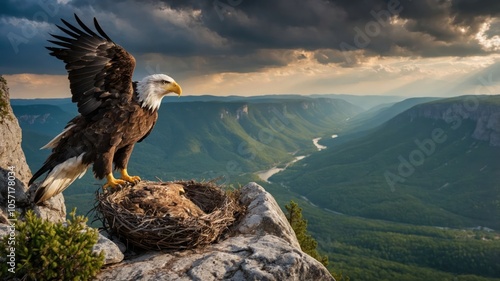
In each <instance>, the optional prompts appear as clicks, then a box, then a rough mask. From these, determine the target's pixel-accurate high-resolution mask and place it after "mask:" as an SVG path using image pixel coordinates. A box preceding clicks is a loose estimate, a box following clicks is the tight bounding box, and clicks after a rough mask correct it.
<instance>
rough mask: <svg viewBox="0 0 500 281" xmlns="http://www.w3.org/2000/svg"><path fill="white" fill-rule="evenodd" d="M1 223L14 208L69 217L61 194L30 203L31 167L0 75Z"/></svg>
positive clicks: (56, 217)
mask: <svg viewBox="0 0 500 281" xmlns="http://www.w3.org/2000/svg"><path fill="white" fill-rule="evenodd" d="M0 135H1V136H2V141H0V224H8V223H9V218H12V215H13V212H14V211H17V212H19V213H21V214H24V213H25V211H26V210H28V209H33V211H34V212H35V213H36V214H37V215H39V216H41V217H43V218H45V219H48V220H51V221H61V220H64V219H66V207H65V205H64V197H63V196H62V194H60V195H58V196H55V197H54V198H52V199H51V200H49V202H48V203H47V204H46V206H34V205H33V204H31V200H30V199H29V198H30V193H31V192H33V189H34V188H32V189H31V190H29V189H28V186H27V184H28V181H29V179H30V178H31V171H30V168H29V167H28V164H27V163H26V157H25V156H24V152H23V150H22V148H21V140H22V133H21V127H19V123H18V121H17V119H16V117H15V116H14V112H13V111H12V107H11V106H10V95H9V88H8V87H7V81H6V80H5V79H4V78H3V77H2V76H0Z"/></svg>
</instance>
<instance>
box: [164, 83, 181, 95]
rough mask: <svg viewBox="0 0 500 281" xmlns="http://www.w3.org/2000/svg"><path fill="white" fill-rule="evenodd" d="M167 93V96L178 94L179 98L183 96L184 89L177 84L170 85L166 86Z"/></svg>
mask: <svg viewBox="0 0 500 281" xmlns="http://www.w3.org/2000/svg"><path fill="white" fill-rule="evenodd" d="M165 92H166V93H167V94H170V93H176V94H177V95H178V96H180V95H182V88H181V86H179V84H177V82H172V83H168V84H166V85H165Z"/></svg>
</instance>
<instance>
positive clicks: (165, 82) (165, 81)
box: [161, 80, 170, 85]
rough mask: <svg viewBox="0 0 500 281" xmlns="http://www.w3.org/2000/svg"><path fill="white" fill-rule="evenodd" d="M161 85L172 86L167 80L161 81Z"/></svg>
mask: <svg viewBox="0 0 500 281" xmlns="http://www.w3.org/2000/svg"><path fill="white" fill-rule="evenodd" d="M161 83H162V84H163V85H166V84H170V82H169V81H167V80H161Z"/></svg>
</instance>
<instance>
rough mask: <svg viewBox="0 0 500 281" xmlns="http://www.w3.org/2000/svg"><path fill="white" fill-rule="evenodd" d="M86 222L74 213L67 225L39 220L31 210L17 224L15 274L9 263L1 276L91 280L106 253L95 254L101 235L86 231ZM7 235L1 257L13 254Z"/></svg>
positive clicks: (87, 229)
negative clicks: (93, 250)
mask: <svg viewBox="0 0 500 281" xmlns="http://www.w3.org/2000/svg"><path fill="white" fill-rule="evenodd" d="M86 222H87V219H86V218H84V217H83V216H76V215H75V210H73V211H72V212H71V219H70V220H68V221H67V223H66V225H64V224H63V223H52V222H49V221H45V220H43V219H41V218H39V217H37V216H36V215H35V214H34V213H33V212H32V211H31V210H30V211H28V212H27V213H26V218H25V221H21V220H19V221H18V222H17V223H16V226H15V228H16V236H15V242H16V243H15V246H14V247H15V250H14V252H15V262H16V267H15V273H14V274H13V273H12V272H11V271H9V268H10V267H9V265H8V264H7V263H6V262H2V263H1V264H0V269H1V272H2V276H6V277H7V276H8V278H20V279H23V280H26V279H27V280H90V279H91V278H92V277H93V276H95V275H96V274H97V273H98V272H99V270H100V268H101V267H102V265H103V263H104V253H102V252H101V253H100V254H95V253H93V252H92V248H93V246H94V244H95V243H96V242H97V240H98V236H99V233H98V231H97V230H95V229H89V228H86V226H85V223H86ZM8 241H9V240H8V236H6V237H4V239H3V243H2V246H1V247H0V257H6V256H7V254H9V253H10V252H11V249H9V247H12V245H9V244H8Z"/></svg>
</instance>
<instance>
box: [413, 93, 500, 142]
mask: <svg viewBox="0 0 500 281" xmlns="http://www.w3.org/2000/svg"><path fill="white" fill-rule="evenodd" d="M407 114H408V116H409V117H410V118H412V119H413V118H417V117H423V118H431V119H435V120H444V121H445V122H446V123H448V124H450V126H452V127H458V126H460V124H461V123H462V121H465V120H470V121H473V122H475V124H476V125H475V130H474V132H473V134H472V137H473V138H474V139H476V140H481V141H487V142H489V144H490V145H492V146H500V96H498V95H496V96H464V97H458V98H452V99H446V100H441V101H438V102H431V103H426V104H421V105H417V106H415V107H413V108H411V109H410V110H408V111H407Z"/></svg>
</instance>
